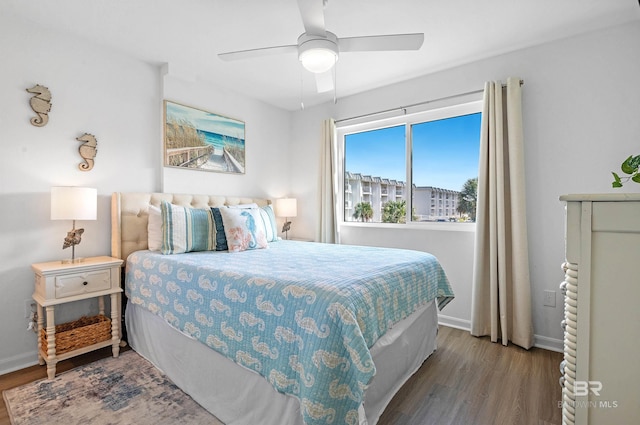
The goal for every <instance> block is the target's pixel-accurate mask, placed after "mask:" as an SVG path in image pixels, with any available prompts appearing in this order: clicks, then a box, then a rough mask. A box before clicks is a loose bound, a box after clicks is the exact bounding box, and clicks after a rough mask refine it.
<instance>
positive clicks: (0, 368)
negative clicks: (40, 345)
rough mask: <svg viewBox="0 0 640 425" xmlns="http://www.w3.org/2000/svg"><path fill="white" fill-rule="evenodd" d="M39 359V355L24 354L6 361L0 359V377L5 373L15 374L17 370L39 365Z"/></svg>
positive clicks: (34, 353)
mask: <svg viewBox="0 0 640 425" xmlns="http://www.w3.org/2000/svg"><path fill="white" fill-rule="evenodd" d="M37 364H38V357H37V353H36V352H35V351H34V352H30V353H23V354H18V355H17V356H13V357H9V358H6V359H0V375H4V374H5V373H10V372H15V371H16V370H20V369H24V368H26V367H29V366H33V365H37Z"/></svg>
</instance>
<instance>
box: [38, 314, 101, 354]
mask: <svg viewBox="0 0 640 425" xmlns="http://www.w3.org/2000/svg"><path fill="white" fill-rule="evenodd" d="M109 339H111V319H109V318H108V317H106V316H104V315H102V314H99V315H97V316H91V317H86V316H85V317H81V318H79V319H78V320H76V321H73V322H69V323H63V324H61V325H57V326H56V354H63V353H66V352H68V351H73V350H77V349H78V348H82V347H87V346H89V345H93V344H97V343H98V342H102V341H106V340H109ZM40 342H41V344H42V345H41V346H42V349H43V350H44V351H45V352H46V351H47V332H46V330H45V329H42V332H41V333H40Z"/></svg>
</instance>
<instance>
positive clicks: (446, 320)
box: [438, 314, 564, 353]
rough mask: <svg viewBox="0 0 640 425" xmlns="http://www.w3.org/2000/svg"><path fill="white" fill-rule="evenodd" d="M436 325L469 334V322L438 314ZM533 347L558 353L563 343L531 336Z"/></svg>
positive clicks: (559, 340) (561, 350)
mask: <svg viewBox="0 0 640 425" xmlns="http://www.w3.org/2000/svg"><path fill="white" fill-rule="evenodd" d="M438 324H439V325H442V326H449V327H450V328H456V329H461V330H463V331H467V332H471V321H470V320H464V319H458V318H457V317H451V316H444V315H442V314H438ZM533 346H534V347H537V348H542V349H544V350H549V351H557V352H559V353H562V352H563V351H564V342H563V341H562V340H561V339H556V338H549V337H546V336H542V335H533Z"/></svg>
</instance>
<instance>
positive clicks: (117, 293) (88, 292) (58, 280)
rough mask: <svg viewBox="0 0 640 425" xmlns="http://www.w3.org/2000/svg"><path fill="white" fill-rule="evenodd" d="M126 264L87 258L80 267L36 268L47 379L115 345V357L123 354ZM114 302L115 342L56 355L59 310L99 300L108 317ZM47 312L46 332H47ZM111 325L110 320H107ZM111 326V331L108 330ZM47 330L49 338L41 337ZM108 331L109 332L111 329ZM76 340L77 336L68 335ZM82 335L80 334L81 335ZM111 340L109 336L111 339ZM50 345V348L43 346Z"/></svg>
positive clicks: (42, 360)
mask: <svg viewBox="0 0 640 425" xmlns="http://www.w3.org/2000/svg"><path fill="white" fill-rule="evenodd" d="M121 266H122V260H121V259H119V258H113V257H92V258H86V259H84V260H83V261H82V262H79V263H68V264H63V263H62V262H60V261H51V262H48V263H38V264H32V266H31V267H32V268H33V271H34V272H35V275H36V276H35V278H36V282H35V291H34V293H33V299H34V300H35V302H36V303H37V312H38V362H39V363H40V364H41V365H44V364H45V363H46V364H47V376H48V377H49V379H53V377H54V376H55V374H56V364H57V363H58V362H59V361H62V360H64V359H68V358H70V357H74V356H77V355H79V354H84V353H88V352H89V351H93V350H97V349H99V348H102V347H107V346H109V345H111V346H112V347H113V348H112V351H113V357H118V355H119V353H120V298H121V292H122V288H120V267H121ZM107 295H108V296H109V297H110V298H111V326H110V327H111V338H109V339H106V340H102V341H99V342H96V343H90V344H89V345H86V346H80V347H79V348H74V349H71V350H70V351H65V352H63V353H60V354H56V324H55V307H56V306H61V305H62V304H65V303H69V302H73V301H79V300H86V299H89V298H98V303H99V310H100V311H99V314H100V316H98V317H104V310H105V306H104V297H105V296H107ZM45 311H46V328H45ZM104 321H106V322H108V319H106V318H104ZM108 326H109V325H108V323H107V327H108ZM43 329H44V330H45V333H46V337H45V336H44V335H43V337H42V338H41V335H42V333H43ZM107 331H108V328H107ZM67 334H68V335H71V336H70V338H74V337H75V336H74V334H73V333H67ZM78 334H80V332H78ZM107 337H108V336H107ZM43 341H45V342H46V344H44V343H43Z"/></svg>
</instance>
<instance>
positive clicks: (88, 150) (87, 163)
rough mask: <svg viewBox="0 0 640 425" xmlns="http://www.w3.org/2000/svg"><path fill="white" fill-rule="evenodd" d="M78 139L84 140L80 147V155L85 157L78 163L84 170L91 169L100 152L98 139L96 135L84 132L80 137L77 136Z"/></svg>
mask: <svg viewBox="0 0 640 425" xmlns="http://www.w3.org/2000/svg"><path fill="white" fill-rule="evenodd" d="M76 140H77V141H79V142H83V143H82V144H81V145H80V147H79V148H78V152H80V156H81V157H82V159H84V162H81V163H80V164H78V168H79V169H80V170H82V171H89V170H91V169H92V168H93V163H94V160H93V159H94V158H95V157H96V154H97V153H98V141H97V140H96V136H94V135H93V134H89V133H84V134H83V135H82V136H80V137H76Z"/></svg>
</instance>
